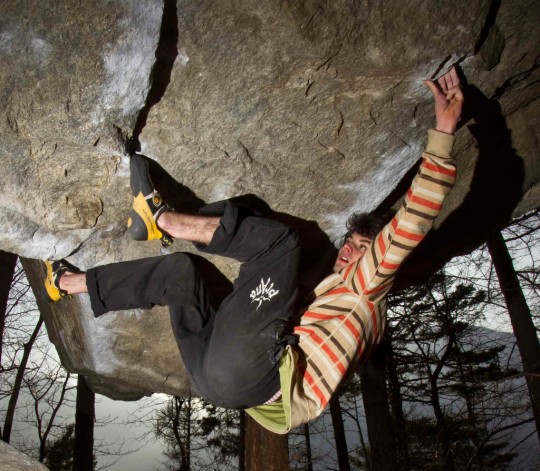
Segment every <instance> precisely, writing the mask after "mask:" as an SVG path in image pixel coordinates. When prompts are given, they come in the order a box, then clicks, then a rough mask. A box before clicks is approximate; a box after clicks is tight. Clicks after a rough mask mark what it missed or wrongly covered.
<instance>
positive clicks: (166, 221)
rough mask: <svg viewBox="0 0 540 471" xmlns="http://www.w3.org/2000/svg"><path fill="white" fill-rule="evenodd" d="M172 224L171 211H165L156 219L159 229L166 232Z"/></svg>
mask: <svg viewBox="0 0 540 471" xmlns="http://www.w3.org/2000/svg"><path fill="white" fill-rule="evenodd" d="M170 222H171V218H170V211H163V212H162V213H161V214H160V215H159V217H158V218H157V219H156V224H157V225H158V227H159V228H160V229H161V230H163V231H165V232H168V230H167V229H168V228H169V227H170Z"/></svg>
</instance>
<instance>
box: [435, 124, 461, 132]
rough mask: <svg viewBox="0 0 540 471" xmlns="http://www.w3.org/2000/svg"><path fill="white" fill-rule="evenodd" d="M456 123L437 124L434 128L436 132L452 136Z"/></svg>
mask: <svg viewBox="0 0 540 471" xmlns="http://www.w3.org/2000/svg"><path fill="white" fill-rule="evenodd" d="M456 127H457V123H453V122H452V123H437V125H436V126H435V130H436V131H440V132H444V133H446V134H451V135H454V134H455V132H456Z"/></svg>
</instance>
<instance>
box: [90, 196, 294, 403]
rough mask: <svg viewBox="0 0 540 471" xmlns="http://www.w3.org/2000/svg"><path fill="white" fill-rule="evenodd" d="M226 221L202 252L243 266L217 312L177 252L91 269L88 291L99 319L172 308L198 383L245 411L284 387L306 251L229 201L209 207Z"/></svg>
mask: <svg viewBox="0 0 540 471" xmlns="http://www.w3.org/2000/svg"><path fill="white" fill-rule="evenodd" d="M201 214H204V215H214V216H216V215H218V216H221V220H220V226H219V228H218V229H217V231H216V233H215V235H214V237H213V239H212V241H211V243H210V245H209V246H208V247H205V248H204V249H202V251H203V252H206V253H212V254H217V255H222V256H225V257H231V258H235V259H237V260H239V261H241V262H243V263H242V265H241V268H240V273H239V276H238V278H237V279H236V281H235V282H234V286H233V292H232V293H231V294H230V295H229V296H228V297H227V298H225V300H224V301H223V302H222V303H221V305H220V306H219V308H218V309H215V308H214V307H213V306H212V303H211V301H210V297H209V294H208V291H207V289H206V287H205V285H204V282H203V280H202V278H201V276H200V275H199V274H198V272H197V270H196V269H195V267H194V265H193V262H192V261H191V259H190V258H189V256H188V255H187V254H184V253H174V254H171V255H166V256H162V257H154V258H148V259H142V260H135V261H131V262H123V263H115V264H111V265H105V266H101V267H97V268H94V269H91V270H89V271H88V273H87V285H88V291H89V294H90V300H91V304H92V309H93V311H94V314H95V316H96V317H97V316H100V315H102V314H104V313H106V312H108V311H117V310H125V309H134V308H143V309H150V308H151V307H153V306H155V305H167V306H169V308H170V317H171V324H172V329H173V332H174V335H175V337H176V341H177V344H178V347H179V349H180V353H181V355H182V358H183V361H184V364H185V366H186V368H187V370H188V372H189V375H190V378H191V381H192V382H193V384H194V385H195V387H196V388H197V389H198V390H199V392H200V393H201V394H202V395H203V396H205V397H206V398H207V399H208V400H210V401H212V402H213V403H214V404H216V405H219V406H222V407H228V408H234V409H240V408H247V407H252V406H256V405H260V404H263V403H264V402H265V401H267V400H268V399H269V398H270V397H271V396H272V395H273V394H274V393H276V392H277V391H278V390H279V388H280V385H279V371H278V361H279V357H280V355H281V353H282V351H283V349H284V347H285V345H286V344H287V343H291V342H292V341H293V337H292V336H291V335H290V334H287V333H286V326H287V325H288V324H289V322H290V319H291V317H292V316H293V315H294V313H295V311H296V309H295V308H296V301H297V295H298V280H297V279H298V260H299V246H298V238H297V235H296V232H295V231H294V230H292V229H290V228H288V227H286V226H283V225H282V224H279V223H277V222H275V221H271V220H268V219H264V218H261V217H256V216H254V215H253V214H252V213H251V212H249V211H247V210H246V209H244V208H238V207H236V206H234V205H232V204H231V203H230V202H228V201H223V202H219V203H215V204H212V205H209V206H205V207H204V208H203V209H202V210H201Z"/></svg>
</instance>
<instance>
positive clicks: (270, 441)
mask: <svg viewBox="0 0 540 471" xmlns="http://www.w3.org/2000/svg"><path fill="white" fill-rule="evenodd" d="M245 454H246V458H245V459H246V462H245V469H248V470H249V471H288V470H289V444H288V441H287V435H278V434H277V433H272V432H269V431H268V430H266V429H265V428H263V427H261V426H260V425H259V424H258V423H257V422H255V421H254V420H253V419H252V418H251V417H250V416H249V415H246V446H245Z"/></svg>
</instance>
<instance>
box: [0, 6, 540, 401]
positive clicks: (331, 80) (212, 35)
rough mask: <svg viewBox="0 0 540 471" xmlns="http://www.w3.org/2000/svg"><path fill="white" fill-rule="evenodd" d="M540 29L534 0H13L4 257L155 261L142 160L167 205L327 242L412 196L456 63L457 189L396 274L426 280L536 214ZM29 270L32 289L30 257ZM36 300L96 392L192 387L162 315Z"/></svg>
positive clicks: (37, 279)
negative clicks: (132, 229) (259, 215)
mask: <svg viewBox="0 0 540 471" xmlns="http://www.w3.org/2000/svg"><path fill="white" fill-rule="evenodd" d="M539 22H540V5H539V4H538V3H537V2H527V1H525V0H522V1H512V2H509V1H508V2H490V1H488V0H476V1H472V2H452V3H444V2H424V1H422V0H416V1H411V2H405V3H404V2H398V1H397V0H396V1H394V0H392V1H387V2H356V1H353V0H338V1H335V0H334V1H323V2H321V1H317V2H315V1H312V0H307V1H305V0H304V1H288V2H283V1H278V0H273V1H268V2H258V1H255V0H233V1H230V2H211V1H201V0H197V1H182V2H180V1H178V2H176V3H175V2H174V1H170V0H165V1H163V2H162V1H157V0H139V1H135V0H132V1H125V2H111V1H107V0H99V1H95V2H76V1H69V0H68V1H59V0H46V1H40V0H34V1H26V2H22V1H17V0H5V1H3V2H1V3H0V54H1V55H2V63H3V67H2V69H1V71H0V79H1V81H2V84H3V86H2V89H1V91H0V104H1V105H2V106H1V109H2V111H1V113H2V114H3V119H2V120H0V152H1V157H2V159H3V167H2V168H3V172H2V175H1V177H0V182H1V189H2V194H3V195H4V196H5V198H4V199H3V200H2V203H0V216H1V217H2V220H3V221H4V231H2V234H1V235H0V249H2V250H6V251H10V252H14V253H17V254H19V255H21V256H23V257H26V258H27V259H36V260H37V259H44V258H48V257H51V258H61V257H69V260H70V261H71V262H73V263H75V264H76V265H79V266H80V267H81V268H83V269H86V268H88V267H91V266H95V265H99V264H104V263H111V262H117V261H122V260H130V259H135V258H140V257H143V256H149V255H155V254H158V253H159V250H160V244H159V242H152V243H142V244H141V243H136V242H133V241H131V240H129V238H128V237H127V236H125V235H124V233H125V230H126V225H125V223H126V218H127V214H128V211H129V205H130V193H129V172H128V163H129V157H128V155H129V152H132V151H135V150H137V151H141V152H142V153H144V154H145V155H148V156H149V157H151V158H152V159H154V160H155V162H156V164H155V166H154V168H153V172H154V175H155V178H156V182H158V184H160V185H161V186H162V188H161V190H162V192H163V193H164V194H165V196H166V197H167V198H168V199H169V200H171V202H173V203H174V204H175V206H177V207H178V208H182V207H184V208H189V209H192V208H193V207H195V206H196V205H197V204H200V203H201V202H202V201H207V202H210V201H214V200H217V199H222V198H228V197H236V196H240V195H246V194H252V195H257V197H258V204H259V205H260V204H262V205H263V206H265V205H266V206H267V207H269V208H271V209H272V210H273V211H274V212H275V213H279V214H280V215H281V216H282V217H283V215H289V216H291V217H293V218H300V219H301V220H305V221H311V223H310V224H307V223H306V227H307V226H308V227H309V228H310V229H311V228H313V226H314V225H315V226H316V227H317V228H318V227H320V229H322V230H323V231H324V232H325V233H326V234H327V235H328V237H329V238H330V240H334V239H335V238H336V237H337V236H338V235H339V234H340V233H341V228H342V227H343V223H344V220H345V219H346V217H347V215H348V214H349V213H350V212H351V211H353V210H356V211H369V210H372V209H375V208H379V209H381V210H382V209H387V208H389V207H391V206H392V205H395V203H396V202H397V201H398V200H399V198H400V197H401V196H402V195H403V192H404V189H405V187H406V185H407V183H408V181H410V177H411V174H412V173H413V172H414V170H411V169H413V168H414V165H415V163H416V162H417V160H418V157H419V154H420V152H421V149H422V146H423V145H424V143H425V135H426V130H427V129H428V128H429V127H430V126H431V125H432V123H433V113H432V100H431V97H430V95H429V92H428V91H427V89H426V88H425V87H424V86H423V85H422V79H424V78H430V77H435V76H437V74H439V73H441V71H444V70H446V69H447V68H448V67H450V66H451V65H452V64H453V63H458V64H459V65H460V67H461V69H462V71H463V73H464V75H465V77H466V78H467V80H468V83H469V87H468V89H467V90H466V91H467V93H468V98H469V103H472V104H474V106H473V107H470V108H469V110H467V111H466V113H465V116H464V120H463V121H464V122H463V126H462V128H461V129H460V130H459V132H458V139H457V143H456V155H457V157H458V170H459V180H458V183H457V185H456V188H455V190H454V191H453V193H452V194H451V196H450V197H449V198H448V201H447V204H446V205H445V210H444V212H443V214H442V216H441V218H440V219H439V220H438V221H437V224H436V227H437V229H438V230H436V231H434V235H433V236H432V241H431V242H430V241H427V243H426V248H425V249H424V251H423V252H419V255H417V259H416V262H415V263H413V264H412V265H411V266H410V267H409V268H408V269H407V270H408V271H406V272H405V273H408V274H409V275H410V277H409V278H411V279H412V278H414V277H419V276H420V274H419V272H420V271H421V272H422V273H425V272H426V271H429V270H426V268H425V263H426V260H428V259H429V260H430V261H432V262H433V266H432V268H433V269H434V268H436V266H438V265H440V264H441V263H443V262H444V260H446V259H448V258H449V257H450V256H451V255H453V254H455V253H459V252H463V251H466V250H470V249H471V248H472V247H474V246H475V245H478V243H480V242H481V241H482V240H483V239H485V238H486V236H487V235H488V234H489V233H490V232H491V231H493V230H497V229H499V228H500V227H501V226H503V225H504V224H505V223H506V222H508V221H509V219H510V218H511V217H512V216H516V215H519V214H521V213H523V212H525V211H527V210H529V209H531V208H534V207H537V206H538V204H539V199H540V195H539V186H538V184H537V181H538V179H539V173H540V172H539V169H538V164H537V160H538V159H537V155H538V152H539V150H540V139H539V129H540V126H539V125H540V123H539V116H540V113H539V107H540V100H538V98H539V96H540V80H539V78H540V77H539V75H540V72H539V67H538V66H539V64H538V57H539V56H540V41H539V37H538V36H539V33H538V32H537V31H538V28H537V25H538V24H539ZM172 178H174V179H176V180H177V183H174V182H173V181H172ZM251 200H254V198H251ZM314 221H316V223H318V226H317V224H315V223H314ZM296 222H298V220H296ZM300 226H302V221H300ZM173 250H185V251H193V250H194V249H193V248H192V247H191V246H190V245H189V244H186V243H179V242H175V244H174V246H173ZM211 261H212V262H216V263H218V265H219V268H220V269H221V270H222V271H223V272H224V273H225V274H226V275H227V276H228V277H229V278H233V277H234V276H235V273H236V272H237V270H238V266H237V264H236V263H234V262H232V261H229V260H226V261H218V260H215V259H211ZM420 266H421V267H422V270H419V269H418V267H420ZM25 267H26V269H27V273H28V276H29V278H30V280H31V282H32V284H33V285H34V287H35V288H36V289H39V286H40V283H41V279H42V277H43V270H42V268H41V266H40V264H39V263H38V262H36V261H32V260H27V261H25ZM39 302H40V308H41V310H42V312H43V315H44V317H45V320H46V324H47V328H48V332H49V335H50V337H51V340H52V341H53V342H54V343H55V345H56V346H57V349H58V351H59V353H60V356H61V358H62V361H63V363H64V364H65V365H66V366H67V367H68V369H70V371H74V372H79V373H83V374H85V376H86V377H87V378H88V380H89V383H90V384H91V385H92V387H93V388H94V389H95V390H96V391H98V392H101V393H104V394H107V395H109V396H111V397H115V398H136V397H140V396H141V395H143V394H149V393H152V392H167V393H171V394H182V393H185V392H186V391H187V389H188V388H189V382H188V381H187V379H186V377H185V373H184V370H183V368H182V365H181V362H180V360H179V358H178V354H177V350H176V346H175V344H174V339H173V337H172V335H171V333H170V329H169V326H168V323H169V321H168V318H167V315H166V311H165V310H164V309H160V308H156V309H154V310H153V311H139V310H132V311H128V312H121V313H118V314H109V315H105V316H103V317H100V318H99V319H93V317H92V314H91V311H90V308H89V303H88V300H87V299H86V298H85V297H79V298H77V299H74V300H71V301H66V302H62V303H59V304H54V305H49V304H46V303H43V302H42V301H39Z"/></svg>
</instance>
